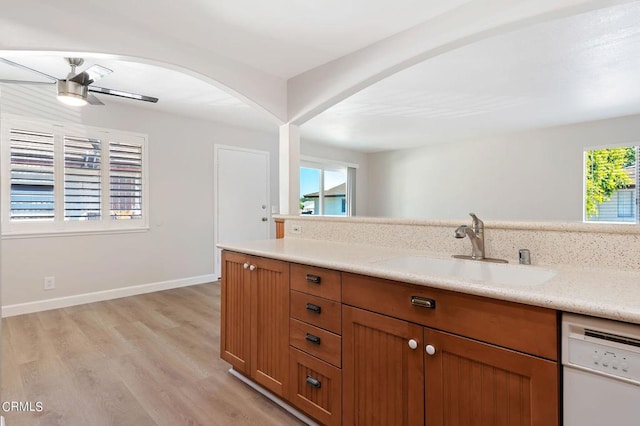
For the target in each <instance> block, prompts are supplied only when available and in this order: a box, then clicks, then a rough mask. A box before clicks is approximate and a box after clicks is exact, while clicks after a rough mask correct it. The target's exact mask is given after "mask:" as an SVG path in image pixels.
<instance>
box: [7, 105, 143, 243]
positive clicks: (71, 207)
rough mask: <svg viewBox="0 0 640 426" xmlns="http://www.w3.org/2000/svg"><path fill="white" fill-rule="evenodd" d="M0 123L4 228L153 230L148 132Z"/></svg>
mask: <svg viewBox="0 0 640 426" xmlns="http://www.w3.org/2000/svg"><path fill="white" fill-rule="evenodd" d="M0 124H1V125H0V141H1V142H2V144H1V150H0V152H1V154H2V155H1V156H0V188H2V191H0V213H1V214H0V216H1V217H2V234H3V235H9V236H10V235H39V234H49V233H83V232H91V233H95V232H98V233H102V232H111V231H118V232H122V231H140V230H145V229H147V226H148V217H149V214H148V211H147V208H148V195H147V185H148V180H147V178H146V176H147V173H148V171H147V158H146V155H147V137H146V135H142V134H139V133H132V132H122V131H117V130H109V129H101V128H93V127H88V126H84V125H80V124H73V123H68V124H65V123H57V122H53V121H48V120H32V119H26V118H21V117H17V116H11V117H7V116H5V117H3V118H2V119H1V123H0Z"/></svg>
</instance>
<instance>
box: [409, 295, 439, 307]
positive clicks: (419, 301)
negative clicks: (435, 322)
mask: <svg viewBox="0 0 640 426" xmlns="http://www.w3.org/2000/svg"><path fill="white" fill-rule="evenodd" d="M411 304H412V305H414V306H420V307H421V308H427V309H435V308H436V301H435V300H434V299H428V298H426V297H420V296H411Z"/></svg>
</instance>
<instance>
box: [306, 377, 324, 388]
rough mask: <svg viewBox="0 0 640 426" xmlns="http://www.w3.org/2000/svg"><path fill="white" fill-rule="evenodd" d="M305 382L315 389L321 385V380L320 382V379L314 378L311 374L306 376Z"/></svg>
mask: <svg viewBox="0 0 640 426" xmlns="http://www.w3.org/2000/svg"><path fill="white" fill-rule="evenodd" d="M307 383H308V384H310V385H311V386H313V387H314V388H316V389H320V388H321V387H322V382H320V380H318V379H314V378H313V377H311V376H307Z"/></svg>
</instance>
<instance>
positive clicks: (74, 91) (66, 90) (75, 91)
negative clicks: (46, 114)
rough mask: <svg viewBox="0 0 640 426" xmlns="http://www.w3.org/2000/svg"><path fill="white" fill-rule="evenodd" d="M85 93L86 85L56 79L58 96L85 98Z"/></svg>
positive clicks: (86, 91) (86, 90)
mask: <svg viewBox="0 0 640 426" xmlns="http://www.w3.org/2000/svg"><path fill="white" fill-rule="evenodd" d="M87 93H88V89H87V86H83V85H82V84H80V83H76V82H75V81H70V80H58V96H69V97H74V98H78V99H83V100H86V99H87Z"/></svg>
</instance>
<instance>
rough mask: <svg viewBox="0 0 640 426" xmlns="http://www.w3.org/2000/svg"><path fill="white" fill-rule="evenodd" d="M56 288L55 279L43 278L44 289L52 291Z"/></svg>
mask: <svg viewBox="0 0 640 426" xmlns="http://www.w3.org/2000/svg"><path fill="white" fill-rule="evenodd" d="M54 288H56V277H44V289H45V290H53V289H54Z"/></svg>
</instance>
